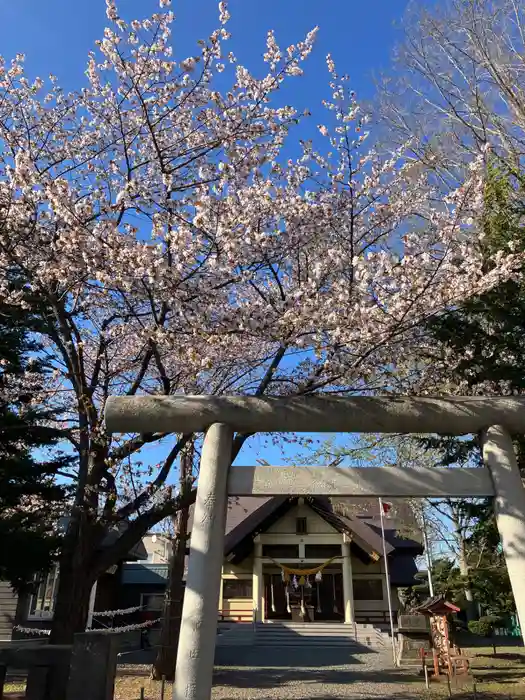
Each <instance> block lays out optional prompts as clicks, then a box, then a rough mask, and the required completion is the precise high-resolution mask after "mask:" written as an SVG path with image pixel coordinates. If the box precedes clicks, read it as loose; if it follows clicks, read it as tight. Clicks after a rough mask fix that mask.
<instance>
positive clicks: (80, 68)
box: [0, 0, 407, 107]
mask: <svg viewBox="0 0 525 700" xmlns="http://www.w3.org/2000/svg"><path fill="white" fill-rule="evenodd" d="M406 6H407V0H369V1H368V2H358V1H357V0H328V1H327V2H319V1H318V0H286V2H284V1H283V0H266V1H265V2H260V1H259V0H231V1H230V3H229V8H230V11H231V13H232V20H231V22H230V24H229V29H230V31H231V32H232V34H233V36H232V40H231V45H232V50H234V52H235V53H236V55H237V56H238V57H239V60H240V61H241V62H244V63H245V64H246V65H247V66H248V67H250V68H251V67H254V66H255V65H257V63H258V62H259V65H261V64H260V58H259V57H260V56H261V54H262V52H263V50H264V45H265V35H266V31H267V30H268V29H270V28H272V29H274V30H275V31H276V33H277V39H278V41H279V42H280V43H282V44H283V45H288V44H289V43H293V42H295V41H297V40H299V39H301V38H302V37H303V36H304V34H305V33H306V32H307V31H309V30H310V29H312V28H313V27H314V26H316V25H318V26H319V27H320V32H319V35H318V41H317V45H316V49H315V52H314V54H313V55H312V57H311V58H310V60H309V62H308V66H307V74H306V76H305V77H304V78H302V79H301V80H298V81H295V83H294V87H293V91H292V92H291V93H290V94H291V96H292V98H293V99H292V100H291V101H292V103H293V104H297V106H298V107H301V106H303V105H304V106H305V105H309V106H315V105H316V104H317V105H318V104H319V102H320V100H321V99H322V97H325V96H326V95H325V89H326V69H325V56H326V54H327V53H328V52H331V53H332V54H333V56H334V58H335V60H336V63H337V64H338V66H339V68H340V71H341V72H344V73H348V74H349V75H350V77H351V79H352V86H353V89H354V90H356V92H357V93H358V95H362V96H365V97H370V96H371V95H372V93H373V86H372V83H371V81H370V76H371V74H372V73H373V72H374V71H377V70H378V69H380V68H386V67H388V63H389V54H390V51H391V49H392V47H393V44H394V42H395V39H396V35H398V34H397V30H395V29H394V27H393V23H394V22H395V21H399V20H400V19H401V17H402V15H403V12H404V10H405V8H406ZM196 8H198V10H197V11H196ZM119 9H120V12H121V14H122V15H123V16H124V17H125V18H126V19H131V18H134V17H137V18H141V17H145V16H147V15H149V14H150V13H151V12H153V11H156V10H157V9H158V4H157V2H156V1H155V0H120V2H119ZM172 9H173V11H174V13H175V15H176V18H177V23H176V25H175V27H174V36H173V40H174V54H175V55H176V56H178V57H180V58H185V57H186V56H187V55H190V54H191V53H192V48H193V47H194V46H195V42H196V40H197V39H198V38H200V37H203V36H205V35H206V34H208V33H209V32H210V31H211V30H212V29H213V28H214V27H215V26H216V25H217V2H216V1H215V0H175V1H174V2H173V4H172ZM106 22H107V20H106V15H105V2H104V0H84V2H71V0H47V1H46V2H42V1H41V0H16V2H8V1H4V2H2V3H0V37H1V41H0V52H1V53H2V54H3V55H4V56H5V57H12V56H13V55H14V54H15V53H17V52H22V53H25V54H26V56H27V66H28V70H29V72H30V73H31V74H38V75H40V76H41V77H46V76H47V75H49V73H54V74H55V75H57V76H58V77H59V79H60V82H61V84H62V85H63V86H64V87H65V88H66V89H75V88H78V87H79V86H80V85H81V83H82V81H83V80H84V75H83V73H84V69H85V63H86V55H87V52H88V51H89V50H91V49H93V48H94V42H95V40H96V39H97V38H100V36H101V34H102V31H103V28H104V26H105V25H106Z"/></svg>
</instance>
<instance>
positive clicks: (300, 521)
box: [295, 518, 308, 535]
mask: <svg viewBox="0 0 525 700" xmlns="http://www.w3.org/2000/svg"><path fill="white" fill-rule="evenodd" d="M295 534H296V535H307V534H308V521H307V519H306V518H296V520H295Z"/></svg>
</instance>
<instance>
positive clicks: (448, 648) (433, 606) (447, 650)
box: [415, 595, 468, 676]
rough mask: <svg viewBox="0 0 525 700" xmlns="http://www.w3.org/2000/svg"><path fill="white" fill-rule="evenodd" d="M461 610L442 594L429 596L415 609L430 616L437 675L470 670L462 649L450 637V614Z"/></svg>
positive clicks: (450, 674)
mask: <svg viewBox="0 0 525 700" xmlns="http://www.w3.org/2000/svg"><path fill="white" fill-rule="evenodd" d="M459 611H460V608H458V607H457V606H456V605H454V604H453V603H449V602H448V601H447V600H445V598H444V596H442V595H439V596H434V597H433V598H428V600H426V601H425V602H424V603H423V604H422V605H419V606H418V607H417V608H416V609H415V612H417V613H420V614H422V615H425V616H426V617H428V618H429V622H430V636H431V640H432V648H433V649H434V652H435V653H434V660H435V661H434V672H435V674H436V675H438V674H439V673H440V672H443V671H444V672H445V673H447V674H448V675H449V676H452V675H455V674H456V673H457V672H458V671H460V670H464V671H467V670H468V662H467V660H466V659H465V657H463V656H462V654H461V649H460V648H459V647H457V646H456V645H455V644H454V643H453V641H451V639H450V629H449V623H448V616H449V615H450V614H454V613H458V612H459Z"/></svg>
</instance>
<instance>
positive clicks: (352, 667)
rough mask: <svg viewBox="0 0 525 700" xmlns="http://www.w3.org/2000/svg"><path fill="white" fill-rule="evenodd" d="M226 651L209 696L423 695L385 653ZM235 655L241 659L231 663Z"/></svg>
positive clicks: (340, 699) (400, 698) (303, 699)
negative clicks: (228, 655) (223, 663)
mask: <svg viewBox="0 0 525 700" xmlns="http://www.w3.org/2000/svg"><path fill="white" fill-rule="evenodd" d="M224 651H226V650H224ZM228 651H229V652H230V656H231V657H233V658H230V659H227V660H225V661H226V664H225V665H220V666H218V667H217V670H216V673H215V679H214V690H213V700H240V699H241V698H242V700H274V699H275V700H281V699H282V700H288V699H290V700H292V699H293V700H311V699H313V698H323V700H368V698H375V699H376V700H387V699H388V700H416V699H419V698H421V697H422V696H423V694H424V692H423V691H424V685H423V683H422V681H421V680H415V678H414V675H413V674H412V673H410V672H407V671H406V670H401V669H396V668H394V667H393V666H392V663H391V657H390V655H389V654H388V653H386V652H384V653H383V652H382V653H374V652H368V653H352V654H349V653H348V652H346V653H345V654H344V657H345V658H343V657H342V652H341V651H340V650H333V649H332V650H329V649H322V650H320V649H308V650H303V649H301V650H298V649H272V650H268V649H256V648H255V649H253V648H252V649H250V650H248V649H243V650H242V651H241V650H240V649H236V650H235V651H233V650H231V649H230V650H228ZM334 652H335V653H334ZM236 655H238V656H241V655H242V657H243V658H242V659H240V660H239V661H238V662H237V663H236V660H235V656H236ZM247 657H252V658H247ZM218 662H219V663H220V662H221V659H218Z"/></svg>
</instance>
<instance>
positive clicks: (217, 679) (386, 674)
mask: <svg viewBox="0 0 525 700" xmlns="http://www.w3.org/2000/svg"><path fill="white" fill-rule="evenodd" d="M358 669H359V666H358V665H357V664H356V666H355V670H354V669H352V668H345V669H336V668H333V669H328V668H325V669H321V668H318V669H314V668H304V667H303V668H286V669H285V668H268V666H266V667H264V668H262V667H260V668H254V669H248V668H238V667H237V668H218V669H216V671H215V675H214V681H213V684H214V686H219V685H220V686H223V687H230V688H245V689H249V688H258V689H260V688H266V689H270V688H279V687H281V686H283V685H286V684H288V683H293V684H297V683H298V682H299V683H304V684H305V685H310V684H316V683H318V684H321V685H323V686H330V685H349V684H352V683H360V684H361V683H370V684H374V685H375V684H383V683H384V684H387V683H388V684H391V685H393V684H396V683H401V684H404V685H406V684H407V683H411V682H413V683H414V684H415V685H414V690H417V688H418V687H419V686H420V685H422V681H421V680H420V679H418V678H417V676H412V675H407V673H406V671H400V670H398V669H391V670H378V669H371V670H362V671H360V670H358ZM407 697H408V696H407Z"/></svg>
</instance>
